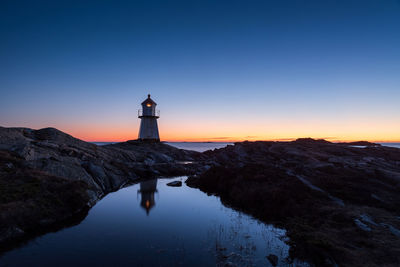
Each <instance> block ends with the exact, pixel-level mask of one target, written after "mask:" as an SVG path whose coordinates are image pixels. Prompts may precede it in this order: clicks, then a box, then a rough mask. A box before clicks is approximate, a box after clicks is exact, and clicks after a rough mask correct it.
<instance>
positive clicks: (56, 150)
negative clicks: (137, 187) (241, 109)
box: [0, 127, 400, 266]
mask: <svg viewBox="0 0 400 267" xmlns="http://www.w3.org/2000/svg"><path fill="white" fill-rule="evenodd" d="M179 175H187V176H189V179H188V180H187V181H186V183H187V184H188V185H189V186H192V187H196V188H199V189H200V190H202V191H204V192H206V193H209V194H214V195H218V196H220V197H221V200H222V201H223V203H224V204H225V205H229V206H231V207H233V208H235V209H239V210H242V211H244V212H246V213H249V214H251V215H253V216H255V217H256V218H258V219H260V220H262V221H263V222H266V223H272V224H275V225H277V226H280V227H283V228H285V229H286V230H287V236H288V237H289V238H290V240H289V241H288V242H289V244H290V245H291V249H290V255H291V257H293V258H299V259H303V260H306V261H308V262H310V263H313V264H315V265H317V266H335V265H339V266H382V265H385V266H396V265H400V256H399V255H400V230H399V229H400V205H399V204H400V194H399V193H400V149H397V148H389V147H382V146H380V145H377V144H373V143H368V142H354V143H338V144H335V143H330V142H327V141H325V140H313V139H299V140H297V141H294V142H242V143H235V144H234V145H230V146H228V147H226V148H221V149H216V150H214V151H206V152H203V153H199V152H195V151H187V150H182V149H177V148H175V147H172V146H169V145H166V144H163V143H144V142H138V141H127V142H123V143H117V144H112V145H106V146H97V145H94V144H91V143H87V142H84V141H82V140H79V139H76V138H74V137H72V136H70V135H68V134H66V133H63V132H61V131H59V130H57V129H54V128H45V129H40V130H32V129H28V128H3V127H0V252H1V251H5V250H8V249H10V248H12V247H14V246H17V245H18V244H21V242H24V241H25V240H29V239H30V238H33V237H35V236H37V235H41V234H43V233H46V231H47V232H48V231H56V230H58V229H61V228H62V227H66V226H70V225H73V224H77V223H79V222H80V221H81V220H82V219H84V218H85V216H86V214H87V211H88V210H89V209H90V207H92V206H93V205H94V204H95V203H96V202H97V201H98V200H100V199H101V198H102V197H104V196H105V195H106V194H108V193H109V192H112V191H116V190H118V189H120V188H121V187H124V186H126V185H127V184H131V183H135V182H138V181H139V179H148V178H154V177H160V176H163V177H166V176H179ZM176 186H178V185H176ZM271 258H274V255H271Z"/></svg>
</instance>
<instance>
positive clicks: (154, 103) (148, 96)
mask: <svg viewBox="0 0 400 267" xmlns="http://www.w3.org/2000/svg"><path fill="white" fill-rule="evenodd" d="M148 103H150V104H152V105H157V103H156V102H154V101H153V99H151V98H150V94H148V95H147V99H146V100H145V101H143V102H142V105H146V104H148Z"/></svg>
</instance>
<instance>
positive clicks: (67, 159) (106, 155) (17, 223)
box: [0, 127, 202, 251]
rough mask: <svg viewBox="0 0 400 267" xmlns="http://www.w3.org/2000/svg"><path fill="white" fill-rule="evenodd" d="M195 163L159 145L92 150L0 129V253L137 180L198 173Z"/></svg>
mask: <svg viewBox="0 0 400 267" xmlns="http://www.w3.org/2000/svg"><path fill="white" fill-rule="evenodd" d="M201 158H202V155H201V154H200V153H198V152H194V151H185V150H181V149H177V148H175V147H172V146H169V145H166V144H163V143H143V142H137V141H127V142H123V143H117V144H113V145H107V146H97V145H95V144H92V143H88V142H84V141H82V140H79V139H76V138H74V137H72V136H70V135H68V134H66V133H63V132H61V131H59V130H57V129H54V128H45V129H40V130H32V129H28V128H4V127H0V186H1V187H0V251H1V250H6V249H8V248H9V247H10V246H11V245H12V246H13V245H14V244H15V243H18V242H20V241H23V240H25V239H26V238H30V237H32V236H35V235H37V234H40V233H41V232H42V230H43V229H47V228H49V227H50V226H53V225H56V224H59V225H60V227H62V225H63V224H64V223H63V222H65V221H68V220H69V219H71V218H73V217H82V213H85V212H87V210H88V209H90V207H92V206H93V205H94V204H95V203H96V202H97V201H98V200H100V199H101V198H102V197H104V196H105V195H106V194H108V193H110V192H113V191H116V190H118V189H120V188H121V187H123V186H125V185H127V184H130V183H134V182H137V181H138V180H139V179H148V178H151V177H159V176H164V177H165V176H178V175H188V174H193V173H195V172H198V171H200V170H201V168H202V167H201V166H200V165H196V164H195V163H192V164H187V163H188V162H193V161H194V160H195V159H201ZM83 218H84V217H83ZM83 218H82V219H83Z"/></svg>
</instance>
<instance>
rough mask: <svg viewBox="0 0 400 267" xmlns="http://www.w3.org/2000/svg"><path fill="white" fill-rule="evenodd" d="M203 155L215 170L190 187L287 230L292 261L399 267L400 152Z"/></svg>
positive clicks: (299, 147)
mask: <svg viewBox="0 0 400 267" xmlns="http://www.w3.org/2000/svg"><path fill="white" fill-rule="evenodd" d="M360 146H362V147H360ZM204 154H205V155H206V156H207V159H208V160H209V161H211V162H214V164H213V167H212V168H210V169H209V170H207V171H206V172H204V173H201V174H200V175H196V176H192V177H190V178H189V179H188V180H187V181H186V183H187V184H188V185H189V186H192V187H196V188H199V189H201V190H202V191H204V192H206V193H208V194H214V195H218V196H220V197H221V200H222V201H223V202H224V203H225V204H226V205H229V206H231V207H233V208H236V209H239V210H242V211H244V212H246V213H249V214H252V215H253V216H255V217H256V218H259V219H260V220H262V221H264V222H266V223H272V224H275V225H277V226H280V227H283V228H285V229H286V230H287V236H288V237H289V238H290V241H289V243H290V245H291V248H290V255H291V257H293V258H299V259H303V260H306V261H308V262H310V263H312V264H315V265H316V266H399V265H400V231H399V229H400V217H399V215H400V205H399V204H400V149H397V148H390V147H382V146H380V145H377V144H373V143H368V142H362V143H347V144H346V143H340V144H334V143H330V142H327V141H325V140H312V139H299V140H297V141H294V142H243V143H236V144H235V145H234V146H228V147H226V148H222V149H218V150H214V151H207V152H205V153H204Z"/></svg>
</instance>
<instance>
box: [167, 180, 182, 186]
mask: <svg viewBox="0 0 400 267" xmlns="http://www.w3.org/2000/svg"><path fill="white" fill-rule="evenodd" d="M167 185H168V186H175V187H179V186H182V182H181V181H173V182H170V183H168V184H167Z"/></svg>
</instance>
